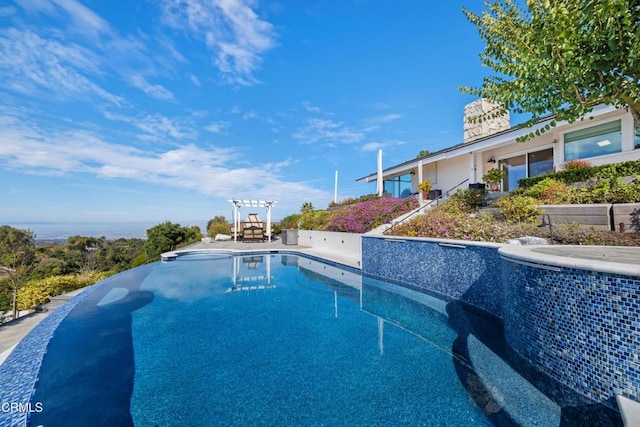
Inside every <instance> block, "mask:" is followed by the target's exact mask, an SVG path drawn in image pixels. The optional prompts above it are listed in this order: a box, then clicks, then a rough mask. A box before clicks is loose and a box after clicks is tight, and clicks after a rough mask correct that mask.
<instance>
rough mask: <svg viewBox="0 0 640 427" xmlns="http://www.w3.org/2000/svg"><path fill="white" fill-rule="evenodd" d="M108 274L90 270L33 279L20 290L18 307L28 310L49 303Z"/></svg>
mask: <svg viewBox="0 0 640 427" xmlns="http://www.w3.org/2000/svg"><path fill="white" fill-rule="evenodd" d="M107 276H108V274H107V273H95V272H90V273H84V274H67V275H64V276H52V277H47V278H46V279H40V280H31V281H29V282H27V284H26V285H25V286H23V287H22V288H21V289H20V290H19V291H18V309H19V310H28V309H30V308H33V307H35V306H37V305H40V304H44V303H47V302H49V301H50V300H51V298H52V297H54V296H57V295H61V294H64V293H66V292H71V291H74V290H76V289H80V288H84V287H85V286H90V285H93V284H94V283H97V282H99V281H100V280H103V279H105V278H106V277H107Z"/></svg>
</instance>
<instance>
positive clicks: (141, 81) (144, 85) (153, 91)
mask: <svg viewBox="0 0 640 427" xmlns="http://www.w3.org/2000/svg"><path fill="white" fill-rule="evenodd" d="M130 81H131V84H132V85H133V86H135V87H137V88H138V89H140V90H142V91H143V92H144V93H146V94H147V95H149V96H150V97H152V98H155V99H158V100H160V101H167V100H171V99H174V96H173V93H171V91H170V90H168V89H167V88H165V87H164V86H161V85H154V84H151V83H149V82H148V81H147V80H146V79H145V78H144V77H143V76H141V75H133V76H131V78H130Z"/></svg>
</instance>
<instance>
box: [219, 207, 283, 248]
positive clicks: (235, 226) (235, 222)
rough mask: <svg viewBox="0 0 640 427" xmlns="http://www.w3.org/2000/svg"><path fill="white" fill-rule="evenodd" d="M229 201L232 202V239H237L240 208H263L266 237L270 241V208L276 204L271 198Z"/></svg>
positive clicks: (235, 240)
mask: <svg viewBox="0 0 640 427" xmlns="http://www.w3.org/2000/svg"><path fill="white" fill-rule="evenodd" d="M229 202H230V203H232V204H233V207H234V210H233V230H234V233H233V235H234V236H233V241H234V242H237V241H238V233H239V232H240V208H241V207H243V208H245V207H251V208H265V209H266V212H267V237H268V239H269V241H271V208H272V207H273V205H275V204H276V202H275V201H273V200H243V199H240V200H238V199H231V200H229Z"/></svg>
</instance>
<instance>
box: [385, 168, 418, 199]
mask: <svg viewBox="0 0 640 427" xmlns="http://www.w3.org/2000/svg"><path fill="white" fill-rule="evenodd" d="M384 192H385V193H387V194H390V195H391V196H393V197H409V196H410V195H411V175H409V174H407V175H401V176H395V177H393V178H389V179H385V180H384Z"/></svg>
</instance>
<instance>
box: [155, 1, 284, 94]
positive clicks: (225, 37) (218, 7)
mask: <svg viewBox="0 0 640 427" xmlns="http://www.w3.org/2000/svg"><path fill="white" fill-rule="evenodd" d="M252 5H253V2H252V1H251V0H213V1H208V0H161V8H162V13H163V19H164V21H165V22H166V23H167V24H168V25H169V26H170V27H172V28H174V29H176V30H180V31H184V30H188V31H189V32H190V33H191V34H193V35H195V36H196V37H198V38H199V39H201V40H203V41H204V42H205V43H206V45H207V47H208V48H209V49H210V50H211V51H212V53H213V55H214V59H213V62H214V63H215V64H216V66H217V67H218V69H219V70H220V71H221V72H222V74H223V79H224V81H225V82H226V83H229V84H232V85H240V86H249V85H252V84H255V83H256V82H257V80H256V79H255V77H254V76H253V73H254V72H255V71H256V69H257V68H258V66H259V65H260V63H261V62H262V55H263V54H265V53H266V52H267V51H268V50H270V49H271V48H272V47H273V46H274V43H275V32H274V29H273V26H272V25H271V24H270V23H269V22H266V21H264V20H262V19H260V18H259V17H258V15H256V13H255V12H254V11H253V9H252V8H251V6H252Z"/></svg>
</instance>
